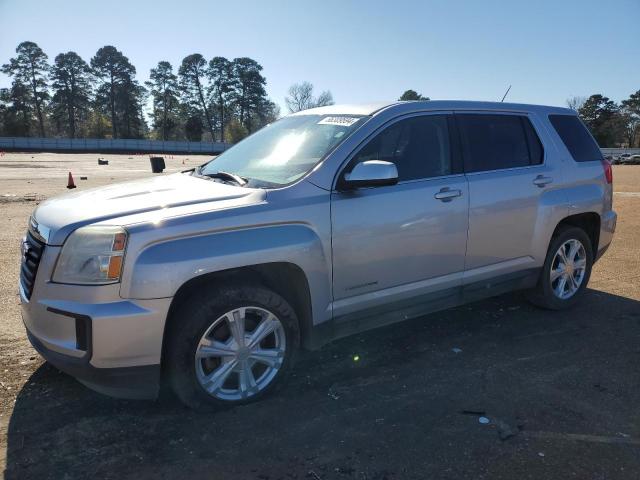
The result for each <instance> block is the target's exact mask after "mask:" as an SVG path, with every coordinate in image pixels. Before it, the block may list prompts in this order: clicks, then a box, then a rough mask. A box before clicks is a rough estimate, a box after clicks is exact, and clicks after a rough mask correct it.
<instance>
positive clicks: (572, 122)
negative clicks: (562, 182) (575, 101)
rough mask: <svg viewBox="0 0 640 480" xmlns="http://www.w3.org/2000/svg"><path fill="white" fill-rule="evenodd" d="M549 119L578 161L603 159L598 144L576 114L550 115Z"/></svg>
mask: <svg viewBox="0 0 640 480" xmlns="http://www.w3.org/2000/svg"><path fill="white" fill-rule="evenodd" d="M549 121H550V122H551V125H553V128H555V129H556V132H558V135H559V136H560V138H561V139H562V142H563V143H564V145H565V147H567V150H569V153H571V156H572V157H573V159H574V160H575V161H576V162H591V161H594V160H602V152H601V151H600V148H599V147H598V144H597V143H596V141H595V140H594V139H593V137H592V136H591V135H590V134H589V131H588V130H587V127H585V126H584V124H583V123H582V122H581V121H580V119H579V118H578V117H576V116H575V115H549Z"/></svg>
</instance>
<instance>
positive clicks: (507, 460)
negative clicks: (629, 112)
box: [0, 154, 640, 480]
mask: <svg viewBox="0 0 640 480" xmlns="http://www.w3.org/2000/svg"><path fill="white" fill-rule="evenodd" d="M98 157H102V158H105V159H109V161H110V164H109V166H106V167H98V166H97V161H96V160H97V158H98ZM183 159H184V160H185V165H183V164H182V160H183ZM203 160H204V159H203V158H202V157H201V158H197V157H194V156H191V157H190V158H187V157H178V156H175V157H174V158H168V159H167V166H168V171H177V170H180V169H184V168H188V167H189V166H193V165H195V164H198V163H201V162H202V161H203ZM68 171H72V172H73V174H74V177H75V178H76V183H77V184H78V186H79V188H85V187H86V186H95V185H102V184H107V183H110V182H113V181H120V180H124V179H127V178H136V177H139V176H142V175H146V174H147V173H148V172H149V164H148V160H147V158H146V157H142V158H141V157H131V158H129V157H128V156H126V155H60V154H33V155H32V154H5V155H4V156H2V157H0V216H1V218H2V219H3V223H2V227H3V228H2V229H0V271H2V273H3V275H2V277H1V278H0V309H1V310H0V311H1V315H0V470H3V471H4V475H5V476H6V478H9V479H14V478H55V479H58V478H88V477H92V478H96V477H97V478H117V479H127V478H136V479H146V478H154V479H156V478H182V477H189V478H191V479H194V480H195V479H200V478H202V479H205V478H207V479H210V478H216V479H218V478H220V479H221V478H249V479H262V480H267V479H295V478H298V479H311V480H318V479H322V480H325V479H389V480H391V479H407V478H416V479H417V478H420V479H425V478H447V479H449V478H450V479H461V478H469V479H484V478H491V479H497V478H503V479H514V478H519V479H543V478H544V479H556V478H557V479H567V478H576V479H617V478H621V479H622V478H624V479H637V478H640V410H639V409H638V405H639V404H640V375H639V372H638V366H639V365H640V303H639V301H640V255H639V253H640V247H639V245H638V232H640V167H635V166H615V167H614V178H615V191H616V192H618V193H616V195H615V208H616V210H617V211H618V214H619V223H618V232H617V234H616V238H615V240H614V244H613V246H612V247H611V249H610V250H609V252H608V253H607V254H606V256H605V257H604V258H603V259H602V260H601V261H600V262H599V263H598V264H597V265H596V267H595V269H594V272H593V276H592V279H591V283H590V288H589V289H588V290H587V292H586V295H585V296H584V298H583V301H582V302H581V303H580V304H579V305H578V306H577V307H576V308H574V309H572V310H570V311H567V312H546V311H541V310H537V309H535V308H534V307H531V306H530V305H529V304H527V303H526V302H525V301H524V300H523V299H522V296H521V295H519V294H512V295H507V296H502V297H498V298H495V299H491V300H488V301H484V302H479V303H474V304H471V305H466V306H463V307H460V308H456V309H452V310H448V311H446V312H440V313H437V314H434V315H430V316H428V317H424V318H420V319H416V320H412V321H409V322H405V323H403V324H399V325H395V326H390V327H386V328H383V329H378V330H375V331H372V332H368V333H365V334H362V335H358V336H354V337H350V338H346V339H343V340H340V341H338V342H334V343H333V344H331V345H328V346H327V347H325V348H324V349H322V350H321V351H318V352H311V353H304V354H303V355H302V358H301V359H300V362H299V363H298V365H297V366H296V368H295V370H294V376H293V378H291V381H290V382H289V383H288V384H287V386H286V387H285V388H284V389H282V391H281V392H279V393H278V394H277V395H274V396H272V397H270V398H268V399H266V400H264V401H262V402H260V403H257V404H252V405H248V406H243V407H240V408H235V409H232V410H228V411H224V412H220V413H217V414H196V413H193V412H191V411H189V410H186V409H184V408H183V407H181V406H180V405H179V404H178V403H177V402H176V401H175V400H174V399H173V398H172V397H171V396H170V395H164V396H163V397H162V398H161V399H160V400H158V401H156V402H133V401H123V400H115V399H111V398H107V397H104V396H101V395H99V394H96V393H93V392H91V391H90V390H88V389H86V388H85V387H83V386H82V385H80V384H79V383H78V382H76V381H75V380H73V379H72V378H70V377H68V376H66V375H64V374H61V373H59V372H57V371H56V370H55V369H54V368H52V367H50V366H49V365H47V364H46V363H44V362H43V361H42V359H41V358H40V357H39V356H38V355H37V354H36V353H35V351H33V350H32V349H31V347H30V346H29V344H28V342H27V341H26V338H25V335H24V329H23V326H22V322H21V319H20V313H19V305H18V296H17V293H16V285H17V281H18V280H17V274H18V266H19V248H18V245H19V239H20V237H21V236H22V235H23V233H24V230H25V227H26V220H27V218H28V215H29V213H30V211H31V210H32V209H33V207H34V206H35V204H36V202H37V201H38V200H39V199H40V198H42V197H46V196H51V195H54V194H56V193H60V192H62V191H65V188H64V187H65V185H66V176H67V173H68ZM85 175H86V176H87V177H88V180H86V181H81V180H79V177H80V176H85ZM355 355H357V356H358V357H359V361H357V362H356V361H354V356H355ZM481 417H485V418H486V419H488V423H486V424H485V423H481V421H480V420H481Z"/></svg>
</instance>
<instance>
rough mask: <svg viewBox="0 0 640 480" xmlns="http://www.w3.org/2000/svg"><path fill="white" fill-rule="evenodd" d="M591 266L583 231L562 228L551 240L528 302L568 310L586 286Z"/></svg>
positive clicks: (590, 251) (588, 244) (586, 240)
mask: <svg viewBox="0 0 640 480" xmlns="http://www.w3.org/2000/svg"><path fill="white" fill-rule="evenodd" d="M592 265H593V249H592V246H591V241H590V240H589V237H588V236H587V234H586V233H585V232H584V230H582V229H580V228H577V227H564V228H562V229H561V230H560V231H559V232H558V233H557V234H556V235H555V236H554V237H553V239H552V240H551V244H550V245H549V250H548V252H547V257H546V259H545V262H544V266H543V268H542V272H541V274H540V279H539V280H538V284H537V286H536V288H535V289H534V290H532V291H531V292H530V294H529V300H530V301H531V302H532V303H533V304H535V305H537V306H540V307H543V308H547V309H550V310H560V309H563V308H567V307H570V306H571V305H573V304H574V303H576V302H577V301H578V298H579V297H580V295H581V294H582V292H583V291H584V289H585V288H586V287H587V283H588V282H589V277H590V276H591V267H592Z"/></svg>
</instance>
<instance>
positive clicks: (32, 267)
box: [20, 232, 44, 299]
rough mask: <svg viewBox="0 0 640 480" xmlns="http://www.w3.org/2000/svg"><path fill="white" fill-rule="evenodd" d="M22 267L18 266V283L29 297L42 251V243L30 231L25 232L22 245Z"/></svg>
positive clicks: (28, 297)
mask: <svg viewBox="0 0 640 480" xmlns="http://www.w3.org/2000/svg"><path fill="white" fill-rule="evenodd" d="M22 251H23V255H22V267H21V268H20V283H21V285H22V289H23V290H24V294H25V295H26V297H27V299H30V298H31V293H32V292H33V285H34V283H35V281H36V274H37V273H38V265H40V259H41V258H42V252H43V251H44V243H42V242H41V241H40V240H38V239H36V238H35V237H34V236H33V235H31V232H27V237H26V238H25V239H24V244H23V246H22Z"/></svg>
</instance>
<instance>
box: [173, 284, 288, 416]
mask: <svg viewBox="0 0 640 480" xmlns="http://www.w3.org/2000/svg"><path fill="white" fill-rule="evenodd" d="M211 293H212V294H214V295H215V296H213V297H211V298H207V293H206V292H202V291H200V292H199V293H198V294H197V295H194V296H192V297H191V298H190V299H189V300H187V301H186V302H184V303H183V304H182V305H183V306H182V308H179V309H178V310H179V311H178V312H177V315H176V316H175V318H174V319H173V321H172V326H171V327H172V328H170V330H169V332H168V334H169V335H170V337H169V338H168V342H169V344H168V348H167V356H166V361H167V370H168V372H169V378H170V382H171V386H172V388H173V390H174V391H175V393H176V394H177V396H178V397H179V398H180V400H182V402H183V403H185V404H187V405H188V406H190V407H192V408H195V409H207V408H211V407H224V406H232V405H236V404H243V403H248V402H251V401H255V400H258V399H259V398H262V397H263V396H264V395H266V394H267V393H268V392H270V391H271V390H273V389H274V388H276V387H277V386H278V385H279V384H280V383H281V381H282V380H283V378H284V377H285V376H286V373H287V370H288V369H289V368H290V367H291V364H292V362H293V357H294V354H295V352H296V350H297V348H298V345H299V330H298V321H297V317H296V314H295V312H294V311H293V309H292V308H291V306H290V305H289V304H288V303H287V302H286V301H285V300H284V299H283V298H282V297H281V296H279V295H278V294H276V293H275V292H273V291H271V290H269V289H267V288H265V287H262V286H238V287H223V288H216V289H215V290H213V291H212V292H211Z"/></svg>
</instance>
